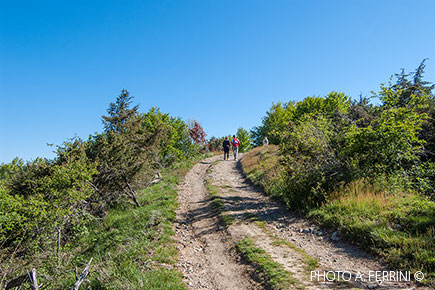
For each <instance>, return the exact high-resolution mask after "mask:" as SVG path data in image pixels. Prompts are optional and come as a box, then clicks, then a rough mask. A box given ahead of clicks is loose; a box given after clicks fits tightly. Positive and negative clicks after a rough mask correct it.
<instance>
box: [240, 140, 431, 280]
mask: <svg viewBox="0 0 435 290" xmlns="http://www.w3.org/2000/svg"><path fill="white" fill-rule="evenodd" d="M242 168H243V171H244V173H245V175H246V176H247V178H248V179H250V180H251V181H252V182H253V183H255V184H257V185H259V186H261V187H262V188H263V189H264V191H265V192H266V193H268V194H270V195H271V196H273V197H276V198H278V199H281V200H283V201H285V200H286V198H285V195H286V192H285V190H284V188H285V184H284V181H283V180H284V179H283V178H282V168H281V167H280V157H279V153H278V147H276V146H267V147H258V148H255V149H253V150H251V151H250V152H249V153H247V154H245V156H244V157H243V159H242ZM389 188H391V185H389V184H388V183H387V182H385V181H379V180H365V179H360V180H355V181H353V182H351V183H349V184H347V185H344V186H342V187H340V188H337V189H336V191H335V192H333V193H331V195H330V200H329V201H328V202H326V203H325V204H323V205H322V206H320V207H318V208H315V209H311V210H309V211H308V212H307V216H308V217H309V218H310V219H312V220H313V221H314V222H316V223H318V224H319V225H321V226H323V227H327V228H331V229H333V230H334V231H335V230H338V231H339V232H340V233H341V235H342V236H344V237H345V238H347V239H349V240H351V241H353V242H355V243H357V244H359V245H360V246H361V247H362V248H365V249H366V250H368V251H370V252H372V253H375V254H377V255H379V256H381V257H383V258H384V260H385V262H387V263H388V265H389V266H391V267H392V268H394V269H398V270H406V271H411V273H413V272H415V271H422V272H423V273H424V274H425V277H426V280H425V283H428V284H431V285H433V284H434V281H435V230H434V229H435V203H434V202H433V201H430V200H428V199H426V198H424V197H422V196H421V195H419V194H417V193H413V192H403V191H400V190H399V191H398V190H394V191H393V190H389Z"/></svg>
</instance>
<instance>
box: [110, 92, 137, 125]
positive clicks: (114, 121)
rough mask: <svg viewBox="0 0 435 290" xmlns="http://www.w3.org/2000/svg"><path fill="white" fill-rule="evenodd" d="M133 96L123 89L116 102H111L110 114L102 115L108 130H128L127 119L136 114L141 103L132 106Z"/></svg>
mask: <svg viewBox="0 0 435 290" xmlns="http://www.w3.org/2000/svg"><path fill="white" fill-rule="evenodd" d="M133 98H134V97H133V96H130V93H129V92H128V91H127V90H125V89H123V90H122V91H121V94H120V95H119V96H118V98H117V99H116V102H115V103H110V105H109V108H108V109H107V113H108V114H109V115H108V116H102V119H103V124H104V129H105V131H106V132H109V131H112V132H115V133H122V132H123V131H125V130H126V127H125V126H126V123H127V121H129V120H131V119H132V118H133V117H134V116H136V115H137V111H138V109H139V105H136V106H134V107H133V108H130V105H131V103H132V99H133Z"/></svg>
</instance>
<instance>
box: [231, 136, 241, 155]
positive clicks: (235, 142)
mask: <svg viewBox="0 0 435 290" xmlns="http://www.w3.org/2000/svg"><path fill="white" fill-rule="evenodd" d="M231 144H232V145H233V152H234V160H236V161H237V153H239V145H240V141H239V139H237V138H236V135H233V141H231Z"/></svg>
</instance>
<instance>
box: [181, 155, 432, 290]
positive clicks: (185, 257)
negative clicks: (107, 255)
mask: <svg viewBox="0 0 435 290" xmlns="http://www.w3.org/2000/svg"><path fill="white" fill-rule="evenodd" d="M221 159H222V157H221V156H214V157H210V158H208V159H205V160H203V161H201V162H199V163H197V164H196V165H195V166H194V167H193V168H192V169H191V170H190V171H189V172H188V174H187V175H186V177H185V181H184V182H183V184H181V185H180V187H179V208H178V210H177V217H176V223H175V230H176V240H177V247H178V249H179V251H180V256H179V262H178V263H177V265H176V266H177V268H178V270H179V271H180V272H181V273H183V276H184V279H185V282H186V285H188V287H189V289H219V290H220V289H234V290H238V289H264V288H266V289H267V287H266V286H265V285H264V284H261V283H260V282H259V280H258V279H257V278H258V277H257V276H258V275H256V274H255V269H254V268H253V267H252V266H251V265H248V264H247V263H246V262H244V260H243V259H242V258H240V256H239V255H238V253H237V252H236V250H235V247H234V246H235V244H236V242H238V241H240V240H242V239H244V238H245V237H249V238H250V239H252V240H253V241H254V243H255V247H258V248H261V249H263V250H265V251H266V253H267V254H268V255H269V256H270V257H271V258H272V259H273V260H274V261H275V262H278V263H280V264H281V265H282V266H283V267H284V269H285V270H286V271H288V272H289V273H291V276H292V277H293V278H294V279H295V280H297V283H296V284H295V285H294V287H293V288H290V289H302V288H304V289H352V288H354V289H417V287H416V286H415V285H413V284H411V283H407V282H404V281H400V282H388V281H386V279H383V280H384V281H383V282H382V284H379V283H377V282H376V281H374V279H371V280H372V281H367V280H369V279H368V277H369V275H370V273H373V271H383V270H385V268H384V266H383V265H381V264H380V263H378V262H377V261H376V259H375V258H374V257H371V256H370V255H367V254H365V253H363V252H361V251H360V250H358V249H357V248H355V247H353V246H351V245H348V244H346V243H342V242H340V241H337V240H338V237H337V238H336V237H334V239H332V238H331V234H330V233H326V232H322V231H320V230H319V229H318V228H315V227H314V226H312V225H310V224H309V223H308V222H307V221H306V220H305V219H302V218H300V217H297V216H295V215H292V214H291V213H289V212H288V211H287V210H286V209H285V208H284V207H283V206H282V205H280V204H279V203H277V202H275V201H273V200H271V199H270V198H268V197H266V196H264V194H263V193H262V192H261V191H260V190H259V189H258V188H255V187H253V186H251V185H250V184H249V183H248V182H247V181H246V179H245V178H244V177H243V175H242V173H241V169H240V163H239V162H235V161H220V162H219V161H218V160H221ZM205 179H208V180H209V181H210V182H211V184H213V186H215V188H217V189H218V190H217V191H218V195H219V196H220V197H221V200H222V201H223V214H225V215H231V220H233V221H232V222H231V223H230V224H228V225H226V224H225V223H224V222H223V221H222V219H221V218H220V214H219V212H218V211H217V210H216V209H215V208H213V207H212V204H211V198H210V195H209V193H208V190H207V188H206V186H205V184H204V181H205ZM308 260H311V261H313V260H317V261H318V266H317V267H316V268H315V271H317V272H314V273H319V274H323V273H324V272H323V271H348V272H351V276H347V275H346V276H345V279H346V280H349V282H343V281H342V282H337V281H335V282H331V281H329V282H328V281H326V282H324V280H325V278H323V277H322V276H313V277H312V278H311V276H310V275H312V273H311V270H313V268H309V266H308ZM314 267H315V266H314ZM358 274H361V275H360V276H358ZM328 278H329V279H330V280H332V277H331V276H329V277H328ZM341 280H343V279H341ZM390 280H391V279H390ZM395 280H397V279H395ZM418 289H425V288H423V287H420V288H418Z"/></svg>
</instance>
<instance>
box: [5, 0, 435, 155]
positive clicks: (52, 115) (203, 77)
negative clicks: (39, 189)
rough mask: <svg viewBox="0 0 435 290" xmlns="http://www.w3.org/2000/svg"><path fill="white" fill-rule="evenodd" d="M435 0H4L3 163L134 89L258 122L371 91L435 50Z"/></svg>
mask: <svg viewBox="0 0 435 290" xmlns="http://www.w3.org/2000/svg"><path fill="white" fill-rule="evenodd" d="M433 11H435V1H423V0H421V1H400V0H394V1H387V0H377V1H371V0H364V1H363V0H361V1H356V0H346V1H323V0H322V1H321V0H319V1H309V0H300V1H296V0H294V1H293V0H282V1H278V0H263V1H258V0H246V1H244V0H231V1H230V0H161V1H157V0H155V1H109V0H106V1H82V0H74V1H19V0H17V1H4V0H0V101H1V102H0V124H1V125H0V126H1V127H0V163H1V162H9V161H11V160H12V158H14V157H15V156H19V157H21V158H24V159H25V160H31V159H34V158H36V157H37V156H42V157H50V158H51V157H53V154H52V152H51V151H52V150H53V148H50V147H47V146H46V144H47V143H53V144H60V143H62V142H63V141H64V140H66V139H68V138H71V137H73V136H74V135H78V136H80V137H82V138H85V139H86V138H87V136H88V135H89V134H91V133H93V132H96V131H99V132H100V131H101V130H102V124H101V116H102V115H103V114H105V113H106V111H105V110H106V109H107V107H108V105H109V103H110V102H111V101H113V100H115V98H116V97H117V96H118V95H119V93H120V91H121V90H122V89H123V88H125V89H127V90H129V91H130V92H131V94H132V95H134V96H136V98H135V100H136V102H137V103H140V110H141V111H147V110H148V109H149V108H151V107H152V106H157V107H160V108H161V110H162V111H163V112H167V113H170V114H171V115H174V116H180V117H182V118H183V119H185V120H189V119H196V120H198V121H199V122H200V123H201V124H202V125H203V127H204V129H205V131H206V133H207V134H208V135H209V136H213V135H214V136H222V135H224V134H228V133H234V132H235V131H236V130H237V128H238V127H240V126H242V127H244V128H246V129H250V128H252V127H253V126H256V125H259V124H260V123H261V118H262V117H263V116H264V114H265V112H266V110H267V109H268V108H269V107H270V106H271V104H272V102H277V101H289V100H301V99H303V98H304V97H306V96H312V95H318V96H324V95H326V94H327V93H328V92H330V91H340V92H346V93H347V94H348V95H350V96H352V97H354V98H357V97H358V96H359V95H360V94H362V95H364V96H368V95H370V91H372V90H377V89H378V88H379V84H380V83H382V82H388V80H389V77H390V76H391V75H392V74H394V73H396V72H399V71H400V69H401V68H404V69H405V70H407V71H413V70H415V68H416V67H417V66H418V65H419V63H420V62H421V61H422V60H423V59H424V58H429V59H430V60H429V61H428V62H427V67H426V80H428V81H435V57H434V53H435V37H434V36H435V35H434V29H435V17H433Z"/></svg>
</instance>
